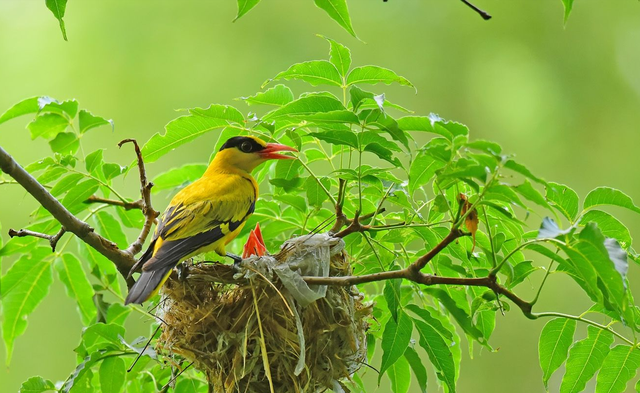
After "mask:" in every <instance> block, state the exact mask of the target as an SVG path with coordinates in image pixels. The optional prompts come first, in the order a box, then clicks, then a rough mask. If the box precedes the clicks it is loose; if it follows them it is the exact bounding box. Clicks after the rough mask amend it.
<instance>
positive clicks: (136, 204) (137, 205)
mask: <svg viewBox="0 0 640 393" xmlns="http://www.w3.org/2000/svg"><path fill="white" fill-rule="evenodd" d="M84 203H104V204H105V205H112V206H120V207H123V208H124V210H133V209H140V210H142V209H143V208H144V202H143V201H142V199H138V200H137V201H133V202H123V201H119V200H117V199H107V198H101V197H99V196H96V195H91V196H90V197H89V198H87V200H86V201H84Z"/></svg>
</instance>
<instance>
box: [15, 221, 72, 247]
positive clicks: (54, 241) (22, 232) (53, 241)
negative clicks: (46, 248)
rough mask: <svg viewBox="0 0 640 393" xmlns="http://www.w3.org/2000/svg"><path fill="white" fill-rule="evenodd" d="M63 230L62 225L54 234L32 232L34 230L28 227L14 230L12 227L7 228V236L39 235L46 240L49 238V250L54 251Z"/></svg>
mask: <svg viewBox="0 0 640 393" xmlns="http://www.w3.org/2000/svg"><path fill="white" fill-rule="evenodd" d="M65 232H66V230H65V229H64V227H62V228H60V230H59V231H58V233H56V234H55V235H47V234H45V233H40V232H34V231H30V230H28V229H21V230H19V231H15V230H13V229H9V237H26V236H33V237H39V238H40V239H46V240H49V245H50V246H51V251H53V252H56V246H57V245H58V241H59V240H60V238H61V237H62V235H64V233H65Z"/></svg>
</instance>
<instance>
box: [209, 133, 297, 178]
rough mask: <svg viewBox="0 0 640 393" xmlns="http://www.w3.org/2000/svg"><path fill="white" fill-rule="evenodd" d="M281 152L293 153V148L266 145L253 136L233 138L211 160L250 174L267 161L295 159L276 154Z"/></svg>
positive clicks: (272, 144)
mask: <svg viewBox="0 0 640 393" xmlns="http://www.w3.org/2000/svg"><path fill="white" fill-rule="evenodd" d="M282 151H295V152H297V150H296V149H294V148H293V147H289V146H287V145H281V144H278V143H266V142H265V141H263V140H262V139H260V138H256V137H254V136H234V137H233V138H229V140H227V141H226V142H225V143H224V145H222V147H221V148H220V151H219V152H218V154H216V156H215V158H214V159H213V163H212V164H215V165H217V166H220V165H222V166H227V167H231V168H237V169H240V170H243V171H246V172H251V171H252V170H253V169H254V168H255V167H257V166H258V165H260V164H262V163H263V162H265V161H267V160H287V159H288V160H295V159H296V158H295V157H292V156H286V155H283V154H278V152H282Z"/></svg>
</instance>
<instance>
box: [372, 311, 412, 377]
mask: <svg viewBox="0 0 640 393" xmlns="http://www.w3.org/2000/svg"><path fill="white" fill-rule="evenodd" d="M412 332H413V323H412V321H411V318H409V316H408V315H407V314H405V313H404V312H398V322H396V321H395V320H394V319H393V318H389V320H388V321H387V324H386V325H385V327H384V332H383V333H382V343H381V346H382V351H383V353H382V364H381V365H380V374H378V382H380V379H381V378H382V376H383V375H384V373H385V371H387V369H388V368H389V367H391V365H393V364H394V363H395V362H396V361H397V360H398V359H400V357H401V356H402V355H403V354H404V351H406V349H407V347H408V346H409V341H411V333H412Z"/></svg>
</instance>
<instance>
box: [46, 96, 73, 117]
mask: <svg viewBox="0 0 640 393" xmlns="http://www.w3.org/2000/svg"><path fill="white" fill-rule="evenodd" d="M38 106H39V107H40V112H42V113H46V112H51V113H58V114H60V115H61V116H64V117H69V118H74V117H76V113H78V101H76V100H66V101H62V102H61V101H58V100H56V99H53V98H51V97H47V96H44V97H40V98H38Z"/></svg>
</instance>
